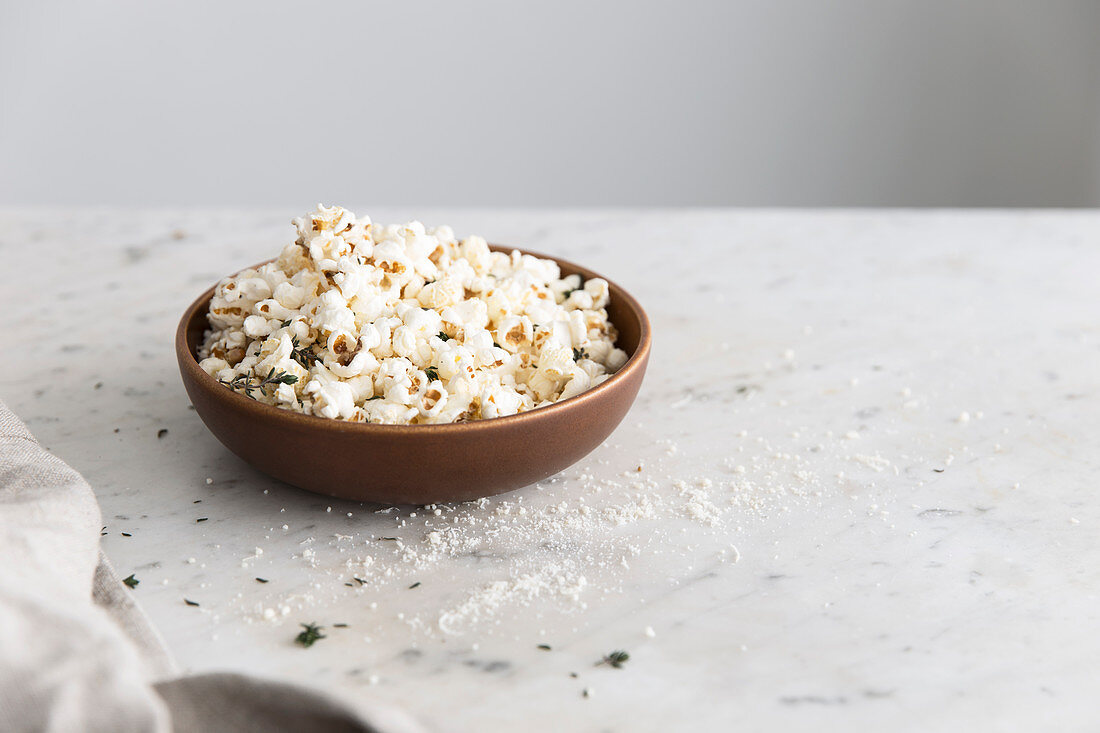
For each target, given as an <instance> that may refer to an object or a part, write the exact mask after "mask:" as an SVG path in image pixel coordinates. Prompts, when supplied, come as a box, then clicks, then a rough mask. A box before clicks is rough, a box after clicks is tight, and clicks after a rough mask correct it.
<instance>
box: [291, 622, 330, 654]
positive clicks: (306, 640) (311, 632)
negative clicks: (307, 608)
mask: <svg viewBox="0 0 1100 733" xmlns="http://www.w3.org/2000/svg"><path fill="white" fill-rule="evenodd" d="M299 625H300V626H301V627H302V629H303V631H301V632H300V633H299V634H298V635H297V636H296V637H294V641H295V642H296V643H297V644H300V645H302V646H304V647H306V648H307V649H308V648H309V647H311V646H313V645H314V643H316V642H317V640H318V639H324V638H325V635H324V634H322V633H321V629H323V628H324V626H318V625H316V624H299Z"/></svg>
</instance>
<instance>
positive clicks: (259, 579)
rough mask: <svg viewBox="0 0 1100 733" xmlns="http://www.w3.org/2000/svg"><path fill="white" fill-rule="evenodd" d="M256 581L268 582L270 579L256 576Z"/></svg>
mask: <svg viewBox="0 0 1100 733" xmlns="http://www.w3.org/2000/svg"><path fill="white" fill-rule="evenodd" d="M256 582H257V583H270V582H271V581H270V580H268V579H267V578H256Z"/></svg>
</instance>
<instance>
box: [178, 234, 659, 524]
mask: <svg viewBox="0 0 1100 733" xmlns="http://www.w3.org/2000/svg"><path fill="white" fill-rule="evenodd" d="M493 249H494V250H496V251H499V252H511V251H512V249H514V248H510V247H500V246H494V247H493ZM519 251H520V252H524V253H525V254H534V255H535V256H536V257H542V258H546V259H554V260H555V262H557V263H558V265H559V266H560V267H561V272H562V276H563V277H564V276H565V275H572V274H579V275H581V276H583V277H584V278H585V279H588V278H593V277H602V276H601V275H598V274H597V273H595V272H592V271H591V270H587V269H585V268H583V267H580V266H578V265H574V264H572V263H570V262H566V261H564V260H558V259H556V258H548V257H546V256H545V255H541V254H536V253H533V252H525V251H524V250H519ZM257 266H258V265H257ZM605 279H606V278H605ZM608 284H609V285H610V296H611V302H610V304H609V305H608V307H607V311H608V317H609V320H610V321H611V322H612V323H613V324H614V325H615V327H616V328H617V329H618V331H619V338H618V340H617V341H616V345H617V346H618V347H619V348H621V349H623V350H624V351H626V352H627V354H628V355H629V358H628V360H627V362H626V364H624V365H623V367H622V368H621V369H620V370H619V371H618V372H616V373H615V374H614V375H613V376H612V377H610V378H609V379H608V380H606V381H605V382H603V383H602V384H600V385H598V386H596V387H594V388H593V389H590V390H588V391H587V392H583V393H582V394H580V395H577V396H576V397H572V398H570V399H567V400H564V401H562V402H557V403H555V404H553V405H550V406H547V407H539V408H536V409H534V410H530V411H529V412H524V413H520V414H518V415H509V416H507V417H497V418H490V419H487V420H475V421H471V422H464V423H448V424H442V425H376V424H371V423H350V422H345V421H342V420H332V419H328V418H323V417H316V416H313V415H303V414H301V413H297V412H292V411H290V410H285V409H282V408H278V407H274V406H272V405H265V404H262V403H260V402H256V401H255V400H253V399H250V398H248V397H245V396H244V395H242V394H240V393H238V392H235V391H233V390H231V389H228V388H227V387H226V386H224V385H223V384H221V383H220V382H218V381H217V380H216V379H215V378H214V377H212V376H210V375H209V374H207V373H206V372H204V371H203V370H202V369H201V368H200V367H199V364H198V361H197V359H196V356H195V355H196V353H197V351H198V348H199V346H200V345H201V344H202V339H203V334H204V333H205V331H206V330H207V328H208V323H207V320H206V314H207V312H208V310H209V307H210V300H211V298H212V297H213V295H214V288H213V287H211V288H210V289H209V290H207V291H206V292H205V293H203V294H202V295H200V296H199V297H198V299H197V300H195V302H194V303H192V304H191V306H190V307H189V308H188V309H187V311H186V312H185V313H184V314H183V318H182V319H181V320H180V324H179V328H178V329H177V330H176V358H177V360H178V361H179V367H180V375H181V376H182V377H183V384H184V387H185V388H186V390H187V395H188V397H190V398H191V403H192V404H193V405H194V406H195V411H196V412H197V413H198V415H199V417H200V418H201V419H202V421H203V422H204V423H205V424H206V426H207V427H208V428H209V429H210V432H212V433H213V434H214V436H215V437H216V438H217V439H218V440H220V441H221V442H222V443H223V444H224V445H225V447H227V448H229V450H231V451H232V452H233V453H235V454H237V455H238V456H239V457H241V458H242V459H244V461H246V462H247V463H249V464H250V465H251V466H253V467H254V468H256V469H257V470H259V471H261V472H263V473H265V474H267V475H269V476H272V477H274V478H277V479H279V480H280V481H285V482H286V483H288V484H291V485H293V486H297V487H299V488H302V489H306V490H307V491H312V492H315V493H318V494H325V495H328V496H335V497H338V498H341V499H352V500H356V501H368V502H376V503H380V504H434V503H441V502H457V501H469V500H471V499H478V498H480V497H483V496H492V495H493V494H499V493H502V492H505V491H511V490H513V489H518V488H520V487H522V486H527V485H528V484H532V483H534V482H536V481H540V480H542V479H544V478H547V477H548V476H552V475H554V474H555V473H557V472H559V471H561V470H563V469H565V468H567V467H568V466H570V465H572V464H574V463H576V462H577V461H579V460H580V459H581V458H583V457H584V456H586V455H587V454H588V453H590V452H591V451H592V450H594V449H595V448H596V447H597V446H599V445H600V444H601V443H602V442H603V441H604V440H605V439H606V438H607V436H608V435H610V434H611V432H612V431H613V430H614V429H615V427H616V426H617V425H618V424H619V422H620V421H621V420H622V419H623V417H624V416H625V415H626V413H627V411H628V410H629V409H630V406H631V404H633V402H634V398H635V397H636V396H637V394H638V389H639V387H641V384H642V377H643V376H644V375H645V370H646V365H647V363H648V361H649V350H650V341H651V336H650V325H649V319H648V318H647V316H646V314H645V311H643V310H642V307H641V306H640V305H639V304H638V302H637V301H636V300H635V299H634V298H633V297H631V295H630V294H629V293H627V292H626V291H625V290H623V289H622V288H621V287H619V286H618V285H616V284H615V283H613V282H611V281H608Z"/></svg>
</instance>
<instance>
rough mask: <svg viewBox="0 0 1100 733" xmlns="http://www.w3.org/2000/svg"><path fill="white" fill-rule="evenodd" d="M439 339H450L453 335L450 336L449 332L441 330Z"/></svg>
mask: <svg viewBox="0 0 1100 733" xmlns="http://www.w3.org/2000/svg"><path fill="white" fill-rule="evenodd" d="M439 340H440V341H450V340H451V337H450V336H448V335H447V334H445V333H443V332H442V331H440V332H439Z"/></svg>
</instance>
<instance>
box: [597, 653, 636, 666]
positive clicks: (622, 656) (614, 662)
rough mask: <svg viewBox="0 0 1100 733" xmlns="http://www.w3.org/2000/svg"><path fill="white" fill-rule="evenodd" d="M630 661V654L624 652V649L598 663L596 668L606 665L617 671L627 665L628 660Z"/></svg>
mask: <svg viewBox="0 0 1100 733" xmlns="http://www.w3.org/2000/svg"><path fill="white" fill-rule="evenodd" d="M629 659H630V655H629V654H627V653H626V652H624V651H623V650H622V649H616V650H615V651H613V652H611V653H610V654H608V655H607V656H605V657H604V658H603V659H601V660H600V661H598V662H596V666H597V667H599V666H600V665H601V664H606V665H609V666H611V667H614V668H615V669H622V666H623V665H624V664H626V662H627V660H629Z"/></svg>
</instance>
